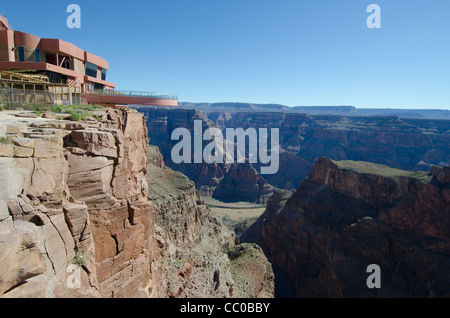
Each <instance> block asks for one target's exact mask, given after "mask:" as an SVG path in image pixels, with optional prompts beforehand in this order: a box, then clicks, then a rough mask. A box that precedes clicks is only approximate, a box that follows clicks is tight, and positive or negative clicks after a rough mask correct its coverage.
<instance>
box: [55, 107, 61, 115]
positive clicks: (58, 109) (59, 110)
mask: <svg viewBox="0 0 450 318" xmlns="http://www.w3.org/2000/svg"><path fill="white" fill-rule="evenodd" d="M62 111H63V110H62V108H61V106H56V107H55V113H57V114H61V113H62Z"/></svg>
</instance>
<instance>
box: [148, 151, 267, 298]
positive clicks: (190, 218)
mask: <svg viewBox="0 0 450 318" xmlns="http://www.w3.org/2000/svg"><path fill="white" fill-rule="evenodd" d="M161 159H162V155H161V153H160V152H159V149H158V148H157V147H155V146H149V166H148V172H149V200H150V201H151V202H152V204H153V206H154V211H155V216H156V223H157V224H158V225H159V226H160V227H161V229H162V230H163V231H164V237H163V240H164V244H163V245H164V249H163V250H164V251H163V253H164V257H165V259H166V263H167V266H166V267H165V273H166V274H165V279H164V280H163V282H164V284H165V288H166V290H167V294H166V296H167V297H189V298H198V297H201V298H202V297H220V298H223V297H226V298H230V297H240V295H242V294H244V293H245V291H246V290H247V289H248V286H247V285H245V284H242V283H241V280H246V279H249V278H251V277H253V278H254V284H255V287H254V289H252V290H249V291H248V292H247V295H248V296H249V297H264V298H267V297H274V277H273V274H271V273H272V269H271V266H270V263H268V261H267V258H266V256H265V255H264V253H263V252H262V250H261V249H260V248H257V247H255V248H254V249H252V250H251V251H252V252H253V253H251V255H252V257H251V258H249V257H244V256H245V255H247V254H250V253H246V252H243V253H242V254H243V257H242V258H240V259H241V260H243V263H245V264H246V267H247V266H251V267H254V268H257V269H263V270H262V271H261V272H260V273H258V275H255V273H253V274H252V275H249V273H247V272H246V271H245V268H241V267H239V268H235V266H233V265H234V264H235V262H233V259H230V257H229V254H230V251H233V250H234V249H235V248H237V249H239V248H240V247H235V238H234V234H232V233H231V232H230V231H229V230H228V229H226V227H224V226H222V223H221V221H220V220H219V219H218V218H217V217H215V216H213V215H212V214H211V210H210V209H209V207H208V206H207V205H206V204H205V203H204V201H203V199H202V197H201V196H200V195H199V194H198V192H197V191H196V189H195V185H194V183H193V182H192V181H191V180H189V179H188V178H187V177H186V176H185V175H183V174H182V173H180V172H177V171H174V170H172V169H170V168H168V167H166V166H165V165H164V163H163V161H162V160H161ZM245 251H247V249H245ZM249 276H251V277H249Z"/></svg>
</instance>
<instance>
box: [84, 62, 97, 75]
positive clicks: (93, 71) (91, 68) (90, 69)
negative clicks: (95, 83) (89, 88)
mask: <svg viewBox="0 0 450 318" xmlns="http://www.w3.org/2000/svg"><path fill="white" fill-rule="evenodd" d="M86 75H87V76H91V77H97V66H95V65H94V64H92V63H89V62H86Z"/></svg>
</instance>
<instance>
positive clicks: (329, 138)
mask: <svg viewBox="0 0 450 318" xmlns="http://www.w3.org/2000/svg"><path fill="white" fill-rule="evenodd" d="M138 110H139V111H140V112H142V113H143V114H145V116H146V118H147V122H148V126H149V136H150V139H151V143H152V144H154V145H157V146H158V147H160V149H161V152H162V153H163V155H164V158H165V160H166V163H167V165H168V166H170V167H171V168H173V169H174V170H177V171H181V172H183V173H184V174H186V175H187V176H188V177H189V178H190V179H191V180H193V181H194V182H195V184H196V186H197V188H198V189H199V191H200V193H201V194H202V195H204V196H213V197H214V194H215V192H216V191H217V192H216V193H221V192H226V191H228V190H229V184H230V180H229V179H230V178H231V177H232V176H233V175H236V174H235V173H230V172H235V171H236V169H231V166H230V165H220V164H219V165H217V164H189V165H183V164H181V165H176V164H173V163H171V162H170V154H171V149H172V147H173V146H174V144H175V143H174V142H172V141H171V133H172V131H173V130H174V129H175V128H178V127H184V128H187V129H188V130H189V131H191V132H192V131H193V122H194V120H195V119H197V120H200V119H201V120H203V125H204V130H205V129H206V128H209V127H217V128H219V129H221V130H222V131H223V132H224V131H225V129H226V128H243V129H244V130H246V129H247V128H255V129H259V128H268V129H271V128H278V129H279V132H280V158H279V161H280V168H279V170H278V172H277V173H276V174H273V175H261V176H260V177H261V178H262V179H263V180H264V181H265V182H267V185H265V186H264V188H266V187H267V186H273V187H275V188H280V189H287V190H292V189H296V188H297V187H298V186H299V184H300V182H301V181H302V180H303V179H304V178H306V177H307V176H308V175H309V173H310V171H311V168H312V166H313V165H314V163H315V161H316V160H317V159H318V158H319V157H321V156H326V157H328V158H331V159H333V160H357V161H369V162H375V163H379V164H385V165H388V166H390V167H394V168H398V169H404V170H421V171H429V170H430V169H431V167H432V165H438V166H445V165H448V164H449V163H450V149H449V147H448V144H449V143H450V134H449V131H450V121H448V120H434V119H429V120H425V119H424V120H419V119H405V118H401V119H400V118H398V117H351V116H347V117H346V116H337V115H306V114H302V113H292V112H287V111H285V110H283V109H281V111H279V112H273V111H272V112H255V111H239V112H233V113H230V112H216V111H214V110H215V108H212V109H210V112H207V113H202V112H200V111H198V110H191V109H170V110H169V109H151V108H145V107H143V108H139V109H138ZM349 115H351V114H349ZM252 167H253V168H255V169H256V171H257V172H258V174H259V171H260V165H258V164H252ZM225 178H226V179H225ZM223 180H226V182H222V181H223ZM231 181H232V182H235V184H236V186H237V187H236V188H235V190H236V193H243V192H246V191H248V190H249V189H248V187H246V186H245V185H246V184H248V183H249V182H250V179H249V180H246V179H245V180H242V179H237V178H234V179H233V180H231ZM241 181H242V182H241ZM240 184H242V185H243V188H240ZM222 187H223V188H222ZM255 190H256V189H253V190H252V192H253V191H255ZM265 197H266V194H265V193H264V191H263V193H259V192H253V194H252V195H251V196H247V198H246V199H245V200H246V201H250V202H257V201H258V200H259V201H262V200H261V199H262V198H265ZM263 200H264V199H263ZM266 201H267V200H266Z"/></svg>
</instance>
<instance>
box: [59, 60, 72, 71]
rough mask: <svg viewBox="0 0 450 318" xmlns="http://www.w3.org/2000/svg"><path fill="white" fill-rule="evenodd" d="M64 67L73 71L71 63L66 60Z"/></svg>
mask: <svg viewBox="0 0 450 318" xmlns="http://www.w3.org/2000/svg"><path fill="white" fill-rule="evenodd" d="M61 66H62V67H64V68H66V69H68V70H71V69H72V65H71V64H70V61H67V60H65V61H64V63H63V64H62V65H61Z"/></svg>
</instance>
